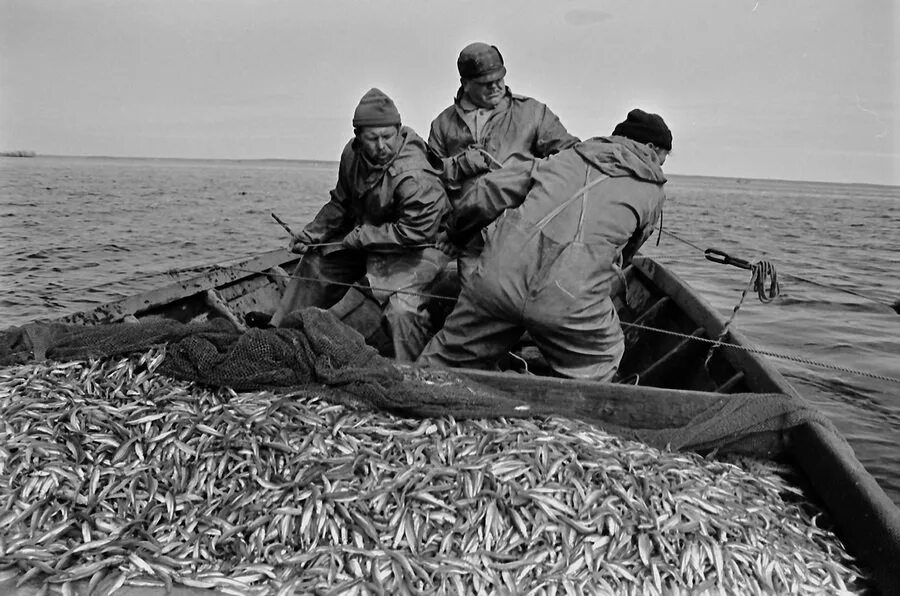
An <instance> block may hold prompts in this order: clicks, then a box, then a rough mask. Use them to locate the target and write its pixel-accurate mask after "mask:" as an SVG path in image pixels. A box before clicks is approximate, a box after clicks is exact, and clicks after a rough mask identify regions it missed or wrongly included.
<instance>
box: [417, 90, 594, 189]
mask: <svg viewBox="0 0 900 596" xmlns="http://www.w3.org/2000/svg"><path fill="white" fill-rule="evenodd" d="M461 99H462V89H460V90H459V92H458V93H457V96H456V101H454V103H453V105H451V106H450V107H448V108H447V109H445V110H444V111H443V112H441V113H440V114H438V116H437V118H435V119H434V121H433V122H432V123H431V132H430V133H429V136H428V145H429V146H430V147H431V149H432V150H433V151H434V153H435V154H436V155H437V156H438V157H440V158H441V160H442V161H443V165H444V169H443V174H442V176H441V179H442V180H443V181H444V184H445V185H446V186H447V190H448V192H449V193H450V198H451V200H455V198H456V197H457V196H459V195H461V194H462V193H463V192H465V191H466V190H467V189H468V187H469V185H470V184H471V182H473V181H474V180H475V179H477V177H472V176H471V174H469V173H468V172H467V168H466V167H464V166H463V167H461V166H460V163H459V161H460V159H461V158H462V155H463V153H464V152H465V150H466V149H468V148H469V147H473V146H477V147H480V148H481V149H484V150H485V151H487V152H488V153H489V154H490V155H491V156H492V157H493V158H494V159H495V160H497V162H499V163H505V162H507V160H508V159H509V158H510V157H512V156H513V155H517V156H525V157H547V156H549V155H552V154H554V153H557V152H559V151H561V150H563V149H567V148H569V147H571V146H573V145H575V144H576V143H577V142H578V138H577V137H575V136H572V135H571V134H569V132H568V131H567V130H566V127H565V126H563V125H562V123H561V122H560V121H559V118H558V117H557V116H556V114H554V113H553V112H552V111H551V110H550V108H548V107H547V106H546V105H544V104H543V103H541V102H539V101H537V100H536V99H532V98H530V97H525V96H523V95H514V94H513V93H511V92H510V91H509V88H507V89H506V101H505V102H504V103H503V105H504V106H505V107H498V108H496V109H495V110H494V111H493V113H492V114H491V116H490V117H489V118H488V121H487V123H485V126H484V131H483V132H482V139H481V142H480V143H479V142H476V140H475V134H474V132H473V131H472V130H471V128H469V125H468V124H467V123H466V121H465V120H464V119H463V116H462V114H463V110H462V108H461V107H460V100H461Z"/></svg>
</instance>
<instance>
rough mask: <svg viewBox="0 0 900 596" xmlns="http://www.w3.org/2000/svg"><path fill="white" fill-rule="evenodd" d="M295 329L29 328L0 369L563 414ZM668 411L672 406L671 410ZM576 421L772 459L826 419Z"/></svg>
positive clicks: (403, 404) (746, 411)
mask: <svg viewBox="0 0 900 596" xmlns="http://www.w3.org/2000/svg"><path fill="white" fill-rule="evenodd" d="M292 320H293V325H294V327H292V328H278V329H250V330H247V331H240V330H238V329H237V328H235V327H234V326H233V325H232V324H231V323H230V322H228V321H227V320H225V319H212V320H210V321H207V322H202V323H180V322H177V321H173V320H169V319H157V320H149V321H147V320H145V321H143V322H140V323H116V324H109V325H96V326H78V325H64V324H59V323H32V324H29V325H26V326H24V327H18V328H12V329H9V330H7V331H4V332H0V365H10V364H20V363H25V362H28V361H30V360H35V359H36V360H43V359H45V358H47V359H52V360H62V361H66V360H83V359H87V358H96V357H105V356H121V355H126V354H130V353H135V352H141V351H146V350H147V349H149V348H150V347H152V346H156V345H161V344H164V345H166V355H165V360H164V361H163V363H162V365H161V366H160V367H159V369H158V372H160V373H162V374H164V375H167V376H169V377H172V378H175V379H179V380H185V381H193V382H196V383H199V384H202V385H208V386H214V387H230V388H232V389H234V390H237V391H248V390H262V389H269V390H279V389H292V390H296V389H297V388H299V387H304V386H308V387H311V388H315V390H316V392H317V394H321V392H322V389H323V387H324V388H325V389H326V390H327V394H328V396H329V399H331V400H332V401H336V402H338V403H342V404H345V405H352V406H354V407H357V408H372V409H375V410H380V411H386V412H391V413H395V414H400V415H403V416H411V417H423V418H424V417H440V416H447V415H449V416H453V417H455V418H457V419H466V418H498V417H506V418H522V417H530V416H540V415H548V414H553V413H559V410H560V408H559V407H558V406H557V407H554V404H552V403H549V404H544V405H541V404H536V403H531V402H529V401H527V400H525V399H523V398H522V397H519V396H516V395H515V394H514V393H512V392H507V391H502V390H498V389H496V388H494V387H487V386H482V385H480V384H478V383H477V382H472V381H471V380H469V379H464V378H463V377H461V376H454V375H453V373H452V372H445V373H429V372H428V371H424V370H422V369H415V368H410V367H399V366H396V365H395V364H394V363H393V362H392V361H391V360H389V359H387V358H384V357H382V356H380V355H379V354H378V352H377V351H376V350H375V349H374V348H372V347H371V346H368V345H366V342H365V340H364V338H363V336H362V335H361V334H359V333H358V332H357V331H355V330H354V329H352V328H351V327H349V326H348V325H346V324H344V323H342V322H341V321H340V320H339V319H338V318H337V317H335V316H334V315H333V314H332V313H330V312H328V311H325V310H321V309H318V308H308V309H304V310H302V311H297V312H296V313H292ZM673 407H676V406H675V404H673ZM578 417H579V418H582V419H586V420H589V421H590V422H593V423H595V424H597V425H598V426H600V427H602V428H605V429H607V430H610V431H612V432H616V433H617V434H619V435H621V436H625V437H629V438H636V439H639V440H641V441H643V442H645V443H647V444H649V445H653V446H659V447H670V448H673V449H684V450H701V451H710V450H713V449H719V450H730V451H739V452H742V453H751V454H759V455H765V456H771V455H773V454H774V453H776V452H777V451H778V450H779V448H780V431H782V430H784V429H787V428H791V427H793V426H797V425H799V424H803V423H805V422H808V421H810V420H816V421H818V422H821V423H822V424H825V425H826V426H828V427H830V424H829V423H828V422H827V420H825V419H824V417H822V415H821V414H819V413H818V412H816V411H815V410H813V409H811V408H809V407H808V406H807V405H806V403H805V402H803V401H802V400H800V399H797V398H793V397H790V396H787V395H781V394H764V395H760V394H747V395H741V394H735V395H729V396H727V397H724V396H723V398H722V399H721V400H719V401H718V402H717V403H715V404H714V405H713V406H711V407H709V408H707V409H706V410H704V411H702V412H696V413H695V415H694V416H693V419H692V420H691V421H690V422H689V423H688V424H686V425H679V426H674V427H665V420H661V421H660V422H661V424H662V426H663V427H661V428H624V427H618V426H615V425H612V424H608V423H607V422H606V421H605V420H604V418H603V413H602V412H600V411H598V412H597V413H596V415H593V414H591V413H588V414H587V415H585V413H584V412H579V414H578Z"/></svg>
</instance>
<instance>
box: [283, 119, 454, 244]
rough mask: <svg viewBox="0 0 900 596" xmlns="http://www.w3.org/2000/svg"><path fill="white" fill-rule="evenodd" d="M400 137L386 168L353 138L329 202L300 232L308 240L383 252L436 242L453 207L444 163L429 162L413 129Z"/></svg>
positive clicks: (344, 151) (344, 152) (343, 155)
mask: <svg viewBox="0 0 900 596" xmlns="http://www.w3.org/2000/svg"><path fill="white" fill-rule="evenodd" d="M400 135H401V137H402V141H401V146H400V148H399V150H398V151H397V154H396V155H395V156H394V158H393V159H392V160H391V161H390V162H389V163H387V164H386V165H383V166H376V165H374V164H372V163H370V162H369V161H368V160H367V159H366V158H365V157H364V156H363V154H362V151H360V150H359V149H358V148H357V144H356V140H355V139H353V140H351V141H350V142H349V143H347V145H346V146H345V147H344V150H343V152H342V153H341V162H340V165H339V166H338V181H337V185H336V186H335V187H334V190H332V191H331V200H330V201H329V202H328V203H326V204H325V205H324V206H323V207H322V209H320V210H319V213H318V214H317V215H316V216H315V218H313V220H312V221H311V222H310V223H309V224H307V226H306V227H305V228H303V231H302V232H301V233H300V234H298V236H299V237H300V238H301V239H302V240H303V241H304V242H307V243H308V244H317V243H322V242H331V241H335V240H342V241H343V242H344V244H345V245H347V246H348V247H349V248H361V249H365V250H374V251H379V252H396V251H398V250H402V248H403V247H408V246H411V245H418V244H426V243H431V242H434V239H435V236H436V235H437V232H438V229H439V228H440V226H441V222H442V221H443V220H444V218H445V217H446V216H447V215H448V213H449V211H450V204H449V202H448V200H447V195H446V192H445V191H444V189H443V188H442V187H441V184H440V181H439V180H438V175H439V172H440V166H439V164H436V163H435V164H433V163H431V161H429V159H428V146H427V145H426V144H425V141H424V140H422V138H421V137H420V136H419V135H417V134H416V132H415V131H414V130H413V129H411V128H409V127H407V126H404V127H402V128H401V129H400ZM435 166H437V167H435Z"/></svg>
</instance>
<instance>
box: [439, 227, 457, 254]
mask: <svg viewBox="0 0 900 596" xmlns="http://www.w3.org/2000/svg"><path fill="white" fill-rule="evenodd" d="M434 246H435V247H436V248H437V249H438V250H439V251H441V252H442V253H444V254H445V255H447V256H448V257H451V258H456V257H457V256H459V248H457V247H456V245H455V244H453V243H452V242H450V238H449V237H448V236H447V232H445V231H443V230H441V231H440V232H438V234H437V237H436V238H435V239H434Z"/></svg>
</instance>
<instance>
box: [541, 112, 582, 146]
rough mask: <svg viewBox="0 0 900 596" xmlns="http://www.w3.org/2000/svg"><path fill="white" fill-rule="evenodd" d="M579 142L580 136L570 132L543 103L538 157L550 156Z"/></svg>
mask: <svg viewBox="0 0 900 596" xmlns="http://www.w3.org/2000/svg"><path fill="white" fill-rule="evenodd" d="M579 142H580V140H579V138H578V137H576V136H574V135H571V134H569V131H567V130H566V127H565V126H563V124H562V122H560V121H559V118H558V117H557V115H556V114H554V113H553V112H552V111H551V110H550V108H548V107H547V106H545V105H543V104H541V110H540V120H539V124H538V130H537V140H536V141H535V146H534V154H535V155H536V156H537V157H549V156H550V155H553V154H554V153H559V152H560V151H562V150H563V149H568V148H569V147H571V146H573V145H575V144H577V143H579Z"/></svg>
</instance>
